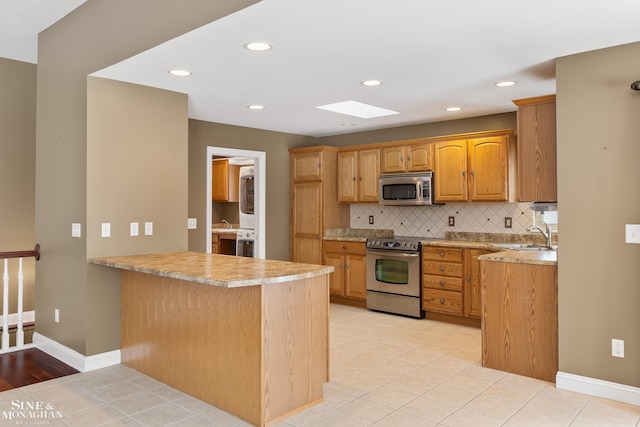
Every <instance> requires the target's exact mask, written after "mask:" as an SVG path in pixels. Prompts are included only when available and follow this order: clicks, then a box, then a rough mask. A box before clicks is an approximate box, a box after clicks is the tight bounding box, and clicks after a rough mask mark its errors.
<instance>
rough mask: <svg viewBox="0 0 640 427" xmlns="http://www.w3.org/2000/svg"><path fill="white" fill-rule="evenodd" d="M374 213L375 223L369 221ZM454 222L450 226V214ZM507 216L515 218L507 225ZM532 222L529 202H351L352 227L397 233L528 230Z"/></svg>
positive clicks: (424, 234) (426, 234) (439, 234)
mask: <svg viewBox="0 0 640 427" xmlns="http://www.w3.org/2000/svg"><path fill="white" fill-rule="evenodd" d="M370 215H373V218H374V223H373V225H372V224H369V216H370ZM450 216H452V217H454V220H455V225H454V226H452V227H451V226H449V217H450ZM505 217H511V218H512V220H511V221H512V226H511V228H505V226H504V225H505ZM532 223H533V211H532V210H531V209H529V204H528V203H447V204H446V205H444V206H383V205H377V204H352V205H351V218H350V226H351V228H373V229H389V230H393V231H394V233H395V235H396V236H419V237H438V238H444V233H445V231H458V232H479V233H515V234H524V233H527V231H526V228H527V227H528V226H530V225H531V224H532Z"/></svg>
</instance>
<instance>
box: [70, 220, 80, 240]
mask: <svg viewBox="0 0 640 427" xmlns="http://www.w3.org/2000/svg"><path fill="white" fill-rule="evenodd" d="M71 237H82V225H81V224H80V223H78V222H72V223H71Z"/></svg>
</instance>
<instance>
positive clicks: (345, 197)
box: [338, 150, 358, 203]
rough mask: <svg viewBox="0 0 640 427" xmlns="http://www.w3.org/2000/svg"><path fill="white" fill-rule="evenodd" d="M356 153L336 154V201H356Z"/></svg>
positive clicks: (344, 152)
mask: <svg viewBox="0 0 640 427" xmlns="http://www.w3.org/2000/svg"><path fill="white" fill-rule="evenodd" d="M357 174H358V152H357V151H356V150H354V151H341V152H339V153H338V200H339V201H341V202H347V203H355V202H357V201H358V176H357Z"/></svg>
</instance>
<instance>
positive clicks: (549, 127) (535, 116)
mask: <svg viewBox="0 0 640 427" xmlns="http://www.w3.org/2000/svg"><path fill="white" fill-rule="evenodd" d="M513 103H514V104H516V105H517V106H518V156H517V157H518V200H519V201H520V202H555V201H557V200H558V195H557V187H558V180H557V159H556V96H555V95H547V96H540V97H536V98H527V99H517V100H514V101H513Z"/></svg>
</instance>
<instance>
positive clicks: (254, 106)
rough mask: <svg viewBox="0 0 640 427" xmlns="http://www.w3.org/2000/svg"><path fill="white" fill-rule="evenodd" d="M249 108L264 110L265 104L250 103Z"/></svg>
mask: <svg viewBox="0 0 640 427" xmlns="http://www.w3.org/2000/svg"><path fill="white" fill-rule="evenodd" d="M247 108H248V109H250V110H264V105H257V104H256V105H249V106H248V107H247Z"/></svg>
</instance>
